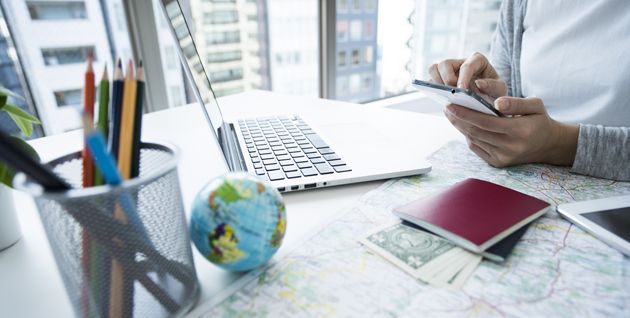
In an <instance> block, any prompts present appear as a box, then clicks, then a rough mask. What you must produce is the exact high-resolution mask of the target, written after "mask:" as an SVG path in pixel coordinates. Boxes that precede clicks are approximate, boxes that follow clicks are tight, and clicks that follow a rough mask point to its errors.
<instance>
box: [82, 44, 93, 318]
mask: <svg viewBox="0 0 630 318" xmlns="http://www.w3.org/2000/svg"><path fill="white" fill-rule="evenodd" d="M92 62H93V55H92V52H91V51H90V52H88V56H87V69H86V71H85V78H84V87H83V111H84V112H85V116H87V117H88V118H90V123H89V125H94V121H93V116H94V99H95V87H94V81H95V80H94V70H93V67H92ZM81 157H82V159H83V188H88V187H91V186H93V185H94V162H93V161H92V158H91V156H90V154H89V152H88V150H87V145H86V144H85V142H84V144H83V150H82V151H81ZM81 237H82V245H81V246H82V254H81V263H82V268H83V280H82V281H81V283H82V286H81V307H82V308H83V313H84V315H85V316H88V315H89V314H90V304H89V291H88V288H89V282H90V247H91V243H90V236H89V234H88V232H86V231H82V235H81Z"/></svg>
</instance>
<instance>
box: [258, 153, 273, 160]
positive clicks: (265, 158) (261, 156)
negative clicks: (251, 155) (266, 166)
mask: <svg viewBox="0 0 630 318" xmlns="http://www.w3.org/2000/svg"><path fill="white" fill-rule="evenodd" d="M274 158H275V156H274V155H272V154H266V155H260V159H262V160H267V159H274Z"/></svg>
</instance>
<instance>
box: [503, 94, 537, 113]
mask: <svg viewBox="0 0 630 318" xmlns="http://www.w3.org/2000/svg"><path fill="white" fill-rule="evenodd" d="M494 107H495V108H496V109H498V110H499V111H500V112H502V113H503V114H505V115H533V114H544V113H545V112H546V110H545V105H544V104H543V101H542V100H541V99H540V98H536V97H528V98H518V97H500V98H497V100H495V101H494Z"/></svg>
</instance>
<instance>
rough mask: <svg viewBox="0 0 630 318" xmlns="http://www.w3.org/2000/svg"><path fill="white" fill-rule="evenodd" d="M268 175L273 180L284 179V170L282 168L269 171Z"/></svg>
mask: <svg viewBox="0 0 630 318" xmlns="http://www.w3.org/2000/svg"><path fill="white" fill-rule="evenodd" d="M268 175H269V180H271V181H275V180H283V179H284V172H282V171H280V170H275V171H269V174H268Z"/></svg>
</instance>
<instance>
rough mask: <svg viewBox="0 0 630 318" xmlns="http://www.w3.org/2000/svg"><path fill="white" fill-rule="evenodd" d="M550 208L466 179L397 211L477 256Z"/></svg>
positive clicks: (408, 219)
mask: <svg viewBox="0 0 630 318" xmlns="http://www.w3.org/2000/svg"><path fill="white" fill-rule="evenodd" d="M549 207H550V205H549V204H548V203H547V202H545V201H542V200H539V199H537V198H534V197H532V196H529V195H527V194H523V193H521V192H518V191H515V190H512V189H510V188H506V187H504V186H500V185H498V184H494V183H491V182H488V181H483V180H479V179H466V180H464V181H462V182H459V183H457V184H455V185H453V186H451V187H450V188H449V189H447V190H445V191H444V192H442V193H439V194H437V195H435V196H432V197H429V198H426V199H421V200H417V201H414V202H411V203H409V204H407V205H404V206H401V207H399V208H396V209H394V211H393V213H394V214H395V215H396V216H398V217H400V218H401V219H403V220H405V221H408V222H411V223H414V224H416V225H418V226H420V227H422V228H425V229H427V230H429V231H431V232H433V233H435V234H437V235H440V236H442V237H444V238H446V239H448V240H450V241H451V242H453V243H454V244H457V245H459V246H461V247H463V248H465V249H467V250H470V251H472V252H475V253H482V252H483V251H485V250H486V249H487V248H489V247H490V246H492V245H494V244H496V243H497V242H499V241H501V240H502V239H504V238H505V237H507V236H508V235H510V234H512V233H514V232H515V231H517V230H518V229H520V228H522V227H523V226H525V225H527V224H528V223H530V222H532V221H533V220H535V219H536V218H538V217H539V216H541V215H543V214H545V212H547V210H548V209H549Z"/></svg>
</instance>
